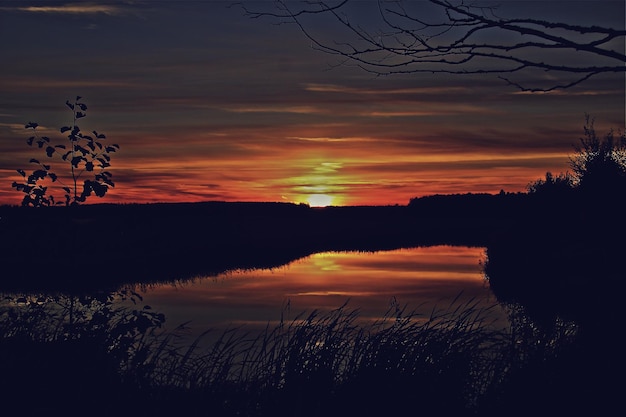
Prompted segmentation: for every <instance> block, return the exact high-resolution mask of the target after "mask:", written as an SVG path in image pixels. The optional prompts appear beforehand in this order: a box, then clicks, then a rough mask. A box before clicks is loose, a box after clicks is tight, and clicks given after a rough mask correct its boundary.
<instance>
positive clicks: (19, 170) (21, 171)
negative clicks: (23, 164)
mask: <svg viewBox="0 0 626 417" xmlns="http://www.w3.org/2000/svg"><path fill="white" fill-rule="evenodd" d="M17 172H19V174H20V175H21V176H22V177H26V172H24V170H23V169H18V170H17Z"/></svg>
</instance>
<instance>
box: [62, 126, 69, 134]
mask: <svg viewBox="0 0 626 417" xmlns="http://www.w3.org/2000/svg"><path fill="white" fill-rule="evenodd" d="M60 130H61V133H65V132H67V131H68V130H72V128H71V127H69V126H63V127H62V128H61V129H60Z"/></svg>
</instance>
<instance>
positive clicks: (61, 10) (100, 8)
mask: <svg viewBox="0 0 626 417" xmlns="http://www.w3.org/2000/svg"><path fill="white" fill-rule="evenodd" d="M0 10H15V11H21V12H28V13H56V14H99V13H103V14H108V15H114V14H121V13H123V12H124V8H123V7H120V6H118V5H114V4H108V3H107V4H98V3H89V2H84V3H67V4H62V5H58V6H41V5H38V6H22V7H19V6H17V7H1V8H0Z"/></svg>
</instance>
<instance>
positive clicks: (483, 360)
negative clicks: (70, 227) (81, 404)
mask: <svg viewBox="0 0 626 417" xmlns="http://www.w3.org/2000/svg"><path fill="white" fill-rule="evenodd" d="M40 307H41V306H39V307H33V310H32V311H33V313H32V317H31V316H29V317H30V318H31V319H29V320H25V319H26V318H27V317H25V316H24V317H21V319H20V320H18V321H19V323H20V325H19V326H17V325H15V323H14V324H13V325H10V322H11V320H8V317H7V316H6V314H8V313H7V312H6V311H4V314H5V316H3V317H2V318H3V320H1V321H0V323H2V327H1V329H0V330H1V331H2V334H1V335H0V337H1V339H0V340H2V345H1V346H2V348H0V350H2V351H3V352H1V353H2V354H3V355H5V356H4V357H6V355H13V356H15V355H17V354H19V351H20V350H23V349H24V346H31V347H32V346H38V348H37V349H32V348H28V349H26V350H25V351H28V352H29V354H40V355H41V354H42V352H57V353H58V352H60V351H65V352H66V354H65V356H66V357H65V362H63V363H64V365H63V366H59V365H58V363H57V365H56V366H51V365H50V364H49V363H48V364H46V363H45V361H44V360H41V361H36V362H37V364H38V365H37V366H40V367H41V366H43V371H44V373H45V372H58V373H61V372H63V373H64V374H65V375H70V374H74V375H77V376H80V377H81V378H89V379H91V380H94V381H99V383H98V390H99V391H98V392H91V391H89V392H86V393H83V394H82V395H83V397H82V398H83V399H85V401H87V399H89V401H92V402H93V401H96V399H97V398H99V399H100V402H99V403H100V404H106V405H102V407H101V412H102V413H103V414H106V412H111V411H112V409H117V408H119V407H121V408H123V409H124V410H126V411H127V412H128V413H131V412H132V413H141V414H142V415H152V416H154V415H171V414H172V413H184V414H186V415H244V416H246V415H247V416H265V415H272V416H281V415H285V416H321V415H324V416H329V415H346V414H348V415H364V416H367V415H381V414H382V413H385V414H388V413H393V412H406V410H415V413H416V414H417V413H418V412H419V413H424V412H437V413H439V414H443V415H448V414H452V413H454V414H455V415H474V414H476V413H478V412H482V413H481V414H482V415H486V414H485V413H484V412H486V411H485V410H495V411H497V413H501V412H502V408H501V406H502V403H501V400H500V398H504V396H503V392H504V391H503V390H504V389H505V388H503V387H507V386H508V385H507V384H509V383H510V380H511V378H513V377H515V376H516V375H521V373H520V372H519V371H520V370H521V369H527V368H529V367H531V365H532V366H536V365H537V363H539V364H541V363H545V360H546V358H548V357H555V356H557V355H558V354H559V352H560V350H559V349H562V346H566V345H567V343H569V342H571V341H572V340H573V339H574V338H575V337H574V336H575V333H576V332H575V328H573V327H571V326H569V327H568V326H561V330H560V331H558V332H556V333H554V332H553V333H550V334H549V335H548V336H546V335H547V333H546V332H544V331H542V330H541V329H539V328H537V327H536V326H535V327H533V325H532V323H529V322H525V321H524V320H522V319H520V320H518V321H517V322H516V324H514V325H513V326H511V327H510V328H507V329H502V328H497V327H495V326H494V325H493V322H492V319H491V316H490V308H483V307H480V306H479V305H478V303H476V302H474V301H468V302H464V303H461V302H459V301H458V300H455V302H454V303H452V304H451V305H450V306H446V308H442V309H433V310H432V312H431V313H430V314H429V315H426V316H424V315H420V314H417V313H416V312H415V310H409V309H408V307H407V306H401V305H400V304H399V303H397V302H395V301H394V302H393V303H391V305H390V308H389V310H388V311H387V312H386V314H384V315H383V317H382V318H380V319H378V320H376V321H373V322H367V321H365V320H363V319H362V318H361V317H360V315H359V310H358V309H352V308H350V307H349V306H348V304H344V305H342V306H340V307H339V308H337V309H335V310H332V311H330V312H320V311H312V312H309V313H301V314H298V315H296V316H295V317H293V318H289V316H290V314H291V312H290V311H289V309H288V308H284V309H283V311H282V313H281V318H280V321H279V322H278V324H277V325H275V326H270V325H269V324H268V325H267V327H266V328H265V329H264V331H261V332H260V333H252V332H251V331H250V330H247V329H246V328H245V327H237V328H231V329H227V330H226V331H223V332H221V333H219V334H218V335H217V338H216V339H214V340H213V341H212V342H210V343H208V342H207V340H208V339H209V336H212V335H213V332H212V331H207V332H205V333H203V334H202V335H201V336H199V337H198V338H197V339H195V340H194V342H193V343H191V344H185V343H183V340H184V339H182V338H181V334H182V333H181V332H182V331H184V328H183V327H181V328H179V329H177V330H176V331H172V332H165V331H161V330H159V326H158V323H159V322H158V320H156V321H152V322H146V323H147V324H148V325H146V326H140V325H139V324H138V323H139V319H140V318H141V317H143V319H146V320H148V319H149V318H150V317H153V318H154V316H152V315H150V314H148V315H147V316H146V315H145V313H146V312H145V311H143V312H141V313H137V311H135V312H133V311H129V310H119V311H116V312H115V314H111V315H110V316H108V321H107V323H106V324H105V323H104V322H102V321H100V322H98V323H91V324H90V325H87V323H88V322H90V321H91V320H93V319H94V317H95V318H96V319H98V317H99V316H98V314H95V315H94V314H93V313H92V314H91V315H90V316H89V315H86V316H84V318H85V320H84V323H83V324H82V325H81V326H82V327H81V332H75V333H70V332H67V331H62V330H61V329H63V328H64V326H59V325H57V326H56V327H55V326H50V324H51V322H55V321H58V320H60V317H61V316H59V315H57V316H48V325H47V327H46V329H48V330H47V333H46V331H44V332H43V333H46V335H45V337H44V336H42V327H38V326H41V324H40V321H38V320H37V319H36V317H38V318H39V319H41V318H42V313H41V308H40ZM491 308H493V307H491ZM518 313H519V312H518ZM37 314H39V315H38V316H37ZM151 314H155V313H151ZM519 314H521V313H519ZM88 316H89V317H88ZM51 317H52V318H51ZM146 317H147V318H146ZM143 319H142V320H143ZM96 321H97V320H96ZM38 323H39V324H38ZM88 328H90V329H91V330H92V333H93V331H94V330H98V329H99V330H98V331H96V332H95V333H96V334H91V335H88V332H87V330H88ZM50 329H54V330H50ZM529 329H531V330H529ZM572 329H574V330H572ZM7 342H9V343H7ZM68 352H69V353H68ZM72 355H73V356H72ZM46 357H47V358H49V359H50V360H52V358H51V357H50V355H47V356H46ZM93 361H96V362H97V363H96V364H95V365H94V363H93ZM57 362H58V361H57ZM20 364H21V365H20V366H22V367H23V366H25V365H27V364H28V361H27V360H22V361H21V362H20ZM86 364H91V365H89V366H87V365H86ZM46 366H48V371H46ZM4 367H5V369H4V370H3V371H13V375H15V374H18V375H19V374H20V373H21V372H26V373H28V372H33V373H35V372H39V375H41V373H42V369H37V370H35V369H31V370H28V369H27V370H24V369H23V368H20V370H19V372H17V373H16V369H14V368H12V366H11V365H8V364H5V365H4ZM72 367H75V368H80V369H79V370H80V372H74V371H73V370H72ZM85 369H87V370H88V372H86V371H85ZM64 381H65V383H66V384H68V386H64V387H62V388H59V389H62V390H63V391H65V390H67V391H68V392H72V391H73V390H74V391H75V390H76V389H81V385H80V384H81V383H84V382H76V381H75V380H71V379H70V378H66V379H64ZM103 381H106V383H104V382H103ZM72 383H74V385H71V384H72ZM76 384H78V385H76ZM5 385H7V386H3V387H2V388H3V390H4V391H5V392H6V390H7V389H8V388H9V385H8V384H5ZM40 389H48V390H50V389H52V390H53V391H54V387H52V388H50V387H49V386H48V387H47V388H46V386H45V384H44V385H41V386H40ZM76 401H81V399H80V398H77V397H76V396H72V398H71V399H69V398H68V403H72V402H76ZM96 402H97V401H96ZM494 403H496V404H499V405H498V406H493V404H494ZM48 411H49V410H48ZM495 411H494V414H497V413H496V412H495Z"/></svg>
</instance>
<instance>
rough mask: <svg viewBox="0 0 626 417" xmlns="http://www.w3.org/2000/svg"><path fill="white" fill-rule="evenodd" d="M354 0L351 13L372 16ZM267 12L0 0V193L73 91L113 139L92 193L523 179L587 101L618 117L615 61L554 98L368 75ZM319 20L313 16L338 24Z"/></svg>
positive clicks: (341, 200) (578, 130)
mask: <svg viewBox="0 0 626 417" xmlns="http://www.w3.org/2000/svg"><path fill="white" fill-rule="evenodd" d="M412 3H414V5H415V4H419V2H412ZM501 3H502V4H501V6H502V8H501V9H500V10H499V13H500V14H502V15H505V16H507V17H509V16H512V17H523V16H520V15H522V14H526V13H528V15H529V16H535V17H536V16H541V17H543V16H545V18H546V19H552V18H554V20H559V21H566V22H572V23H583V24H586V25H589V26H591V25H601V26H602V25H606V26H609V27H615V28H618V29H624V21H625V20H626V16H625V13H624V7H625V6H624V2H623V1H601V2H598V1H593V2H580V1H563V0H560V1H542V2H538V1H524V2H515V1H510V0H504V1H503V2H501ZM248 4H249V5H252V6H254V7H257V8H261V9H263V8H266V7H267V8H271V7H272V3H271V2H259V1H256V2H248ZM364 4H365V2H361V3H359V4H358V5H357V6H356V7H357V8H358V9H352V10H353V12H354V13H355V14H357V15H356V16H355V18H356V17H359V18H361V19H363V21H364V22H365V23H367V22H368V19H369V15H368V13H370V10H371V9H370V8H365V7H364V6H363V7H362V5H364ZM371 4H372V3H371V2H370V5H371ZM355 10H356V11H355ZM274 23H275V22H272V21H271V20H269V19H251V18H250V17H249V16H246V15H245V13H244V11H243V10H242V8H241V7H238V6H237V5H236V4H234V2H216V1H203V0H196V1H185V0H183V1H125V2H123V1H107V2H99V1H93V2H72V1H65V2H58V1H38V2H31V1H0V204H19V203H20V201H21V199H22V193H20V192H17V191H16V190H15V189H13V188H12V187H11V183H12V182H13V181H19V180H20V179H21V177H20V175H19V174H18V173H17V171H16V170H17V169H24V170H27V169H28V168H31V169H32V167H31V166H30V165H31V164H29V160H30V158H33V157H35V158H39V159H41V160H42V161H43V160H44V159H46V157H45V154H42V153H41V152H40V151H39V150H37V149H33V148H30V147H28V145H27V144H26V140H27V139H28V137H29V136H30V134H29V132H28V131H27V130H26V129H24V125H25V124H26V123H28V122H37V123H38V124H39V125H40V127H39V128H38V131H40V134H42V135H43V134H45V135H47V136H50V137H51V138H58V139H59V140H62V139H63V135H61V134H60V133H59V130H58V129H59V128H60V127H61V126H64V125H66V124H69V123H71V121H72V113H71V112H70V111H69V109H68V108H67V107H66V106H65V102H66V100H73V98H74V97H75V96H77V95H79V96H81V97H83V102H84V103H86V104H87V105H88V110H87V117H86V118H84V119H81V120H80V123H79V125H80V127H81V128H82V130H83V131H86V132H90V131H92V130H97V131H98V132H101V133H104V134H106V136H107V139H106V141H108V142H110V143H116V144H119V146H120V150H119V152H117V153H116V154H113V157H112V161H111V167H110V169H109V171H110V172H111V173H112V174H113V180H114V181H115V184H116V186H115V188H113V189H111V190H110V191H109V193H108V194H107V196H106V197H105V198H103V199H99V198H97V197H93V198H92V200H91V202H98V203H100V202H108V203H146V202H196V201H214V200H215V201H272V202H295V203H308V204H311V205H327V204H332V205H395V204H400V205H404V204H407V203H408V202H409V201H410V199H411V198H414V197H421V196H426V195H431V194H454V193H497V192H499V191H500V190H504V191H506V192H518V191H525V190H526V186H527V185H528V184H529V183H530V182H532V181H534V180H536V179H538V178H541V177H543V176H544V175H545V173H546V172H547V171H551V172H553V173H560V172H565V171H567V170H568V168H569V166H568V161H569V159H568V158H569V156H571V155H572V154H573V152H574V148H573V145H574V144H575V143H576V142H577V141H578V139H579V138H580V137H581V136H582V134H583V129H582V128H583V125H584V122H585V114H590V115H591V116H593V117H595V120H596V129H597V130H598V132H599V133H601V134H604V133H606V132H607V131H608V130H609V129H611V128H612V129H616V130H619V129H621V130H624V126H625V125H626V123H625V117H626V116H625V103H624V101H625V98H624V97H625V83H624V81H625V79H624V74H607V75H602V76H598V77H595V78H592V79H590V80H588V81H587V82H585V83H582V84H580V85H577V86H575V87H572V88H569V89H566V90H557V91H553V92H550V93H528V92H522V91H520V90H519V89H517V88H515V87H513V86H511V85H507V84H506V83H505V82H503V81H502V80H500V79H498V78H497V77H496V76H493V75H489V74H485V75H446V74H430V73H420V74H401V75H392V76H385V77H376V76H373V75H372V74H369V73H366V72H364V71H361V70H359V69H358V68H355V67H354V66H352V65H337V63H338V61H337V57H334V56H331V55H328V54H325V53H323V52H320V51H318V50H316V49H315V48H312V47H311V42H310V41H309V40H308V39H307V38H306V37H305V36H304V34H303V33H302V32H301V31H300V30H299V29H298V28H297V27H296V26H295V25H277V24H274ZM327 24H329V23H328V22H325V21H324V20H323V19H322V20H318V21H312V22H311V25H313V26H312V28H313V29H315V30H317V32H316V33H322V34H323V36H326V37H332V36H334V35H333V34H334V33H337V36H341V35H340V34H339V32H335V30H336V29H334V28H333V27H332V26H325V25H327ZM314 25H317V26H314ZM338 40H342V39H338ZM622 49H623V45H622ZM551 76H553V74H546V73H543V74H529V75H528V76H527V78H524V79H523V81H527V82H529V83H532V82H533V81H534V79H533V78H532V77H540V78H543V79H545V78H546V77H551ZM49 162H52V163H53V164H54V163H55V162H54V160H52V159H51V160H49ZM56 166H59V167H61V168H63V167H62V165H58V162H57V165H56ZM61 168H58V169H57V171H62V169H61ZM60 194H62V192H61V193H60Z"/></svg>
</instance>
